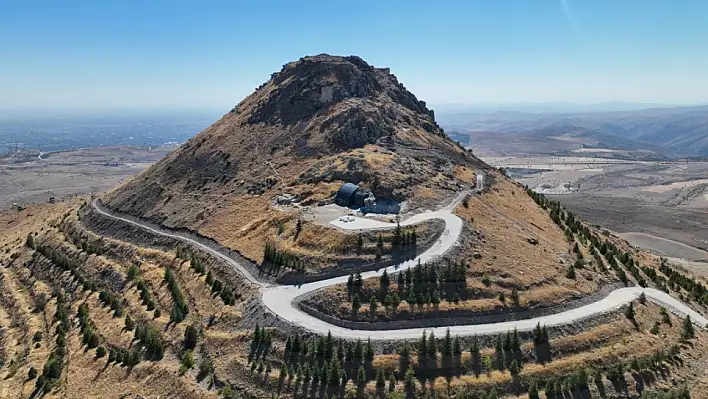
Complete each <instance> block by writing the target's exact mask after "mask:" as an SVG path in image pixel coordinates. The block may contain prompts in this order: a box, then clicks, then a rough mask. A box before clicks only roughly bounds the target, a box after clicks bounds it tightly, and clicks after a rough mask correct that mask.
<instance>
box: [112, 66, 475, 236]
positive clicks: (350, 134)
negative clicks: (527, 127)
mask: <svg viewBox="0 0 708 399" xmlns="http://www.w3.org/2000/svg"><path fill="white" fill-rule="evenodd" d="M459 167H468V171H469V170H474V169H477V168H485V167H486V166H485V165H484V164H483V163H482V162H481V161H479V160H478V159H476V158H475V157H474V156H473V155H472V154H471V153H469V152H468V151H466V150H464V149H463V148H461V147H460V146H458V145H457V144H456V143H454V142H453V141H451V140H450V139H449V138H448V137H447V136H446V135H445V133H444V132H443V130H442V129H441V128H440V127H439V126H438V124H437V123H436V122H435V118H434V113H433V111H431V110H429V109H428V108H427V107H426V104H425V102H423V101H420V100H418V99H417V98H416V97H415V95H413V94H412V93H411V92H409V91H408V90H406V88H405V87H404V86H403V85H402V84H401V83H399V82H398V80H397V79H396V77H395V76H394V75H392V74H391V73H390V71H389V70H388V68H375V67H373V66H371V65H369V64H367V63H366V62H364V61H363V60H362V59H361V58H359V57H355V56H350V57H338V56H329V55H324V54H322V55H317V56H312V57H305V58H301V59H300V60H298V61H295V62H291V63H288V64H286V65H284V66H283V68H282V69H281V70H280V71H279V72H276V73H273V74H272V75H271V78H270V79H269V80H268V81H267V82H265V83H264V84H262V85H261V86H259V87H258V88H257V89H256V91H255V92H253V93H252V94H251V95H250V96H248V97H246V98H245V99H244V100H243V101H241V102H240V103H239V104H238V105H237V106H235V107H234V108H233V109H232V110H231V111H230V112H228V113H227V114H226V115H224V116H223V117H222V118H221V119H220V120H218V121H217V122H215V123H214V124H212V125H211V126H209V127H208V128H206V129H205V130H204V131H202V132H201V133H199V134H198V135H196V136H195V137H193V138H192V139H190V140H189V141H188V142H187V143H185V144H184V145H182V146H181V147H180V148H179V149H178V150H176V151H175V152H173V153H172V154H171V155H170V156H168V157H167V158H165V159H163V160H162V161H160V162H158V163H157V164H156V165H154V166H153V167H151V168H150V169H149V170H147V171H145V172H144V173H142V174H141V175H139V176H138V177H137V178H135V179H134V180H132V181H130V182H128V183H127V184H125V185H123V186H122V187H120V188H119V189H117V190H115V191H114V192H112V193H111V194H109V195H108V196H107V198H105V199H104V203H105V204H106V205H107V206H108V207H110V208H113V209H116V210H118V211H122V212H126V213H129V214H132V215H134V216H139V217H143V218H148V219H150V220H151V221H153V222H156V223H163V224H165V225H167V226H170V227H190V228H199V226H202V225H203V224H205V223H206V224H208V223H210V221H211V220H210V218H211V217H212V216H213V215H214V214H215V213H217V212H219V211H218V209H219V208H223V207H228V206H235V205H234V204H235V203H237V202H238V201H239V200H240V199H241V200H242V199H248V198H253V197H258V196H268V198H269V199H271V200H272V202H276V197H278V196H279V195H283V194H286V193H287V194H293V195H296V196H298V198H301V199H303V200H310V201H311V202H314V203H317V202H320V201H322V200H324V199H326V198H323V197H326V196H327V194H326V192H329V190H330V189H329V187H328V186H325V187H323V185H326V184H327V183H336V182H342V181H351V182H354V183H358V184H361V185H363V186H364V187H366V188H369V189H372V190H373V191H374V193H375V194H376V197H377V198H381V199H389V200H394V201H403V200H411V199H412V198H413V197H415V196H416V192H417V191H418V190H420V189H422V188H423V187H425V188H426V190H425V192H424V194H425V198H427V199H428V200H429V201H430V202H431V203H432V202H435V201H437V200H439V199H441V198H437V197H438V193H440V192H443V193H444V192H448V193H450V194H451V195H453V194H454V192H455V191H457V190H459V189H461V188H463V187H465V186H469V185H473V184H474V182H473V181H471V180H469V179H471V178H472V177H473V175H472V174H470V173H467V172H464V173H461V175H462V176H466V178H469V179H468V181H467V182H464V181H460V180H458V179H457V178H456V177H455V176H454V174H453V173H452V171H453V170H456V169H455V168H459ZM441 171H443V172H441ZM317 190H319V194H318V195H317V196H315V197H312V198H308V196H310V195H311V194H312V193H314V192H316V191H317ZM325 190H326V191H325ZM334 190H336V188H335V189H334ZM323 191H325V193H323ZM421 198H423V195H421ZM414 205H415V204H414ZM420 206H429V205H428V204H422V205H420ZM214 217H216V216H214Z"/></svg>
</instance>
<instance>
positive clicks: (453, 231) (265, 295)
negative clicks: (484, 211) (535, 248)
mask: <svg viewBox="0 0 708 399" xmlns="http://www.w3.org/2000/svg"><path fill="white" fill-rule="evenodd" d="M462 198H464V195H460V196H459V197H458V198H457V199H456V200H455V201H453V203H452V204H451V205H449V206H447V207H445V208H443V209H441V210H437V211H428V212H423V213H419V214H416V215H414V216H412V217H410V218H408V219H406V220H405V221H403V222H401V226H406V225H411V224H415V223H420V222H423V221H427V220H432V219H441V220H443V221H444V222H445V231H444V232H443V234H442V236H441V238H440V240H439V241H438V242H437V243H436V244H434V245H433V246H432V247H431V248H430V249H428V250H427V251H425V252H423V253H422V254H420V255H419V256H418V257H416V258H415V259H412V260H410V261H406V262H403V263H400V264H398V265H395V266H389V267H387V268H382V269H380V270H378V271H371V272H366V273H362V278H364V279H367V278H372V277H377V276H380V275H381V274H383V272H384V270H388V271H389V272H396V271H400V270H405V269H408V268H410V267H413V266H415V265H416V264H417V263H418V261H420V262H429V261H432V260H434V259H437V258H439V257H440V256H442V255H443V254H445V253H446V252H447V251H448V250H449V249H451V248H452V247H453V246H454V245H455V244H456V243H457V240H458V238H459V236H460V234H461V232H462V220H461V219H460V218H459V217H458V216H456V215H454V214H453V213H452V209H454V205H455V204H456V203H458V201H461V200H462ZM91 206H92V207H93V208H94V209H95V210H96V212H98V213H100V214H101V215H103V216H105V217H108V218H111V219H116V220H120V221H122V222H125V223H129V224H131V225H134V226H137V227H140V228H142V229H145V230H148V231H150V232H152V233H154V234H159V235H162V236H166V237H170V238H174V239H177V240H181V241H184V242H187V243H189V244H192V245H194V246H196V247H198V248H200V249H201V250H203V251H205V252H208V253H210V254H212V255H214V256H217V257H218V258H219V259H222V260H223V261H225V262H227V263H228V264H230V265H232V266H233V267H235V268H236V269H237V270H238V271H239V272H240V273H241V274H242V275H243V276H244V277H245V278H246V279H247V280H248V281H249V282H250V283H251V284H253V285H255V286H258V287H259V288H260V291H261V294H262V301H263V303H264V305H265V306H266V308H268V309H269V310H270V311H271V312H273V313H274V314H275V315H276V316H278V317H279V318H280V319H282V320H285V321H287V322H289V323H291V324H293V325H296V326H299V327H302V328H305V329H307V330H310V331H312V332H315V333H319V334H326V333H327V332H331V333H332V334H333V335H334V336H338V337H342V338H347V339H356V338H371V339H373V340H391V339H414V338H418V337H419V336H420V335H421V334H422V333H423V331H430V330H432V331H433V332H435V333H436V334H438V335H440V336H442V335H444V334H445V331H446V330H447V329H448V328H449V329H450V332H451V333H453V334H457V335H463V336H468V335H474V334H478V335H484V334H498V333H503V332H506V331H509V330H512V329H514V328H516V329H518V330H519V331H529V330H532V329H533V328H534V327H536V325H537V324H538V323H540V324H542V325H546V326H549V327H550V326H559V325H564V324H571V323H574V322H577V321H579V320H583V319H586V318H589V317H592V316H594V315H598V314H602V313H607V312H610V311H613V310H617V309H619V308H620V307H622V306H623V305H625V304H627V303H629V302H631V301H632V300H634V299H636V298H637V297H639V295H641V293H642V292H643V293H644V294H645V295H646V297H647V299H648V300H650V301H652V302H654V303H657V304H659V305H661V306H665V307H666V308H667V309H668V310H670V311H671V312H673V313H675V314H677V315H680V316H685V315H690V316H691V319H692V320H693V322H694V323H695V324H696V325H699V326H701V327H704V326H705V325H706V324H708V319H706V318H705V317H703V316H702V315H701V314H699V313H698V312H696V311H694V310H693V309H691V307H690V306H688V305H686V304H684V303H682V302H680V301H678V300H677V299H675V298H672V297H671V296H670V295H668V294H666V293H664V292H662V291H659V290H656V289H653V288H642V287H638V286H636V287H626V288H620V289H617V290H615V291H613V292H611V293H610V294H609V295H608V296H607V297H605V298H603V299H601V300H599V301H597V302H594V303H591V304H589V305H585V306H581V307H578V308H575V309H571V310H568V311H564V312H560V313H556V314H553V315H549V316H543V317H536V318H530V319H525V320H517V321H510V322H502V323H491V324H475V325H454V326H445V327H436V328H409V329H396V330H377V331H372V330H354V329H348V328H343V327H338V326H335V325H332V324H330V323H327V322H326V321H323V320H320V319H318V318H316V317H314V316H311V315H309V314H307V313H304V312H303V311H301V310H300V309H298V308H297V306H295V305H294V302H293V300H294V299H295V298H296V297H299V296H301V295H305V294H308V293H310V292H313V291H316V290H319V289H323V288H326V287H329V286H332V285H335V284H342V283H346V281H347V278H348V277H347V276H342V277H335V278H331V279H327V280H322V281H317V282H313V283H309V284H304V285H301V286H290V285H289V286H272V285H268V284H265V283H262V282H260V281H258V279H256V278H255V277H253V276H252V275H251V274H250V273H249V272H248V270H247V269H246V268H245V267H243V266H242V265H240V264H239V263H238V262H236V261H235V260H233V259H231V258H229V257H227V256H225V255H223V254H222V253H220V252H219V251H216V250H214V249H212V248H210V247H208V246H207V245H204V244H202V243H200V242H198V241H196V240H193V239H191V238H189V237H186V236H184V235H182V234H179V233H174V232H169V231H168V230H166V229H156V228H152V227H150V226H147V225H145V224H143V223H140V222H137V221H134V220H130V219H127V218H123V217H120V216H117V215H114V214H112V213H111V212H110V211H108V210H105V209H102V208H101V207H100V206H99V205H98V204H97V201H96V200H94V201H93V202H91ZM332 224H333V225H336V226H337V227H340V228H343V229H347V230H362V229H381V228H394V227H395V224H393V223H384V222H376V221H371V220H370V219H363V218H355V219H354V221H352V222H346V223H345V222H341V221H335V222H332Z"/></svg>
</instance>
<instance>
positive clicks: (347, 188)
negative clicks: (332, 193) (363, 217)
mask: <svg viewBox="0 0 708 399" xmlns="http://www.w3.org/2000/svg"><path fill="white" fill-rule="evenodd" d="M358 189H359V186H357V185H356V184H353V183H344V184H342V187H339V191H337V197H339V198H346V199H349V198H351V196H352V195H353V194H354V192H356V190H358Z"/></svg>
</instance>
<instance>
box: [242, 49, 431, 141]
mask: <svg viewBox="0 0 708 399" xmlns="http://www.w3.org/2000/svg"><path fill="white" fill-rule="evenodd" d="M261 95H263V96H261ZM254 96H255V97H264V98H263V99H258V100H257V101H256V104H254V105H252V106H249V103H252V101H250V98H249V99H246V100H244V101H243V102H242V103H241V104H239V105H237V106H236V107H235V108H234V109H233V110H232V112H233V113H235V114H237V115H244V114H247V115H248V117H247V118H246V120H247V122H248V123H250V124H261V123H263V124H268V125H276V126H284V127H293V126H297V125H298V124H300V123H302V122H303V121H307V120H310V119H312V118H316V117H320V116H322V117H324V119H323V120H322V122H321V124H320V126H319V130H320V132H321V133H326V137H325V141H326V142H327V143H328V144H330V145H331V147H332V148H333V149H337V150H341V149H349V148H357V147H362V146H364V145H366V144H374V143H376V142H377V140H379V139H380V138H382V137H385V136H389V135H394V134H395V133H396V131H397V125H402V124H407V125H411V124H420V126H422V127H423V128H424V129H425V130H426V131H427V132H429V133H431V134H436V135H439V136H442V135H444V132H443V130H442V129H441V128H440V127H439V126H438V125H437V123H436V122H435V118H434V113H433V111H431V110H429V109H428V108H427V107H426V104H425V102H424V101H420V100H418V99H417V98H416V97H415V95H413V94H412V93H411V92H409V91H408V90H406V88H405V87H404V86H403V85H402V84H401V83H399V82H398V80H397V79H396V77H395V76H394V75H392V74H391V73H390V72H388V68H374V67H373V66H371V65H369V64H367V63H366V62H365V61H364V60H362V59H361V58H359V57H356V56H350V57H333V56H329V55H324V54H323V55H317V56H314V57H306V58H302V59H300V60H299V61H297V62H293V63H289V64H286V65H285V66H283V69H282V70H281V71H280V72H276V73H274V74H273V75H271V80H270V81H269V82H267V83H266V84H265V85H262V86H261V87H259V88H258V89H257V90H256V93H254Z"/></svg>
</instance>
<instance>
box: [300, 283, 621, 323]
mask: <svg viewBox="0 0 708 399" xmlns="http://www.w3.org/2000/svg"><path fill="white" fill-rule="evenodd" d="M624 286H625V285H624V284H622V283H615V284H609V285H606V286H604V287H602V288H601V289H600V290H598V291H597V292H595V293H593V294H590V295H588V296H585V297H583V298H580V299H576V300H573V301H569V302H567V303H564V304H562V305H557V306H549V307H545V308H539V309H529V310H525V311H521V312H504V313H489V312H486V313H480V312H470V311H465V310H461V311H448V312H445V313H446V315H445V316H442V317H431V318H424V319H408V320H391V321H377V322H366V321H352V320H343V319H338V318H336V317H333V316H330V315H327V314H324V313H322V312H321V311H319V310H317V309H315V308H313V307H311V306H308V305H306V304H305V301H306V300H307V299H308V298H310V297H312V296H314V295H317V294H318V292H319V290H317V291H312V292H309V293H307V294H305V295H302V296H299V297H297V298H295V301H294V302H295V305H296V306H297V307H298V308H299V309H300V310H302V311H303V312H305V313H307V314H309V315H310V316H314V317H316V318H318V319H321V320H324V321H326V322H328V323H330V324H333V325H335V326H338V327H343V328H349V329H352V330H401V329H407V328H429V327H446V326H455V325H475V324H491V323H501V322H506V321H514V320H526V319H532V318H535V317H543V316H548V315H551V314H556V313H560V312H564V311H567V310H570V309H575V308H579V307H581V306H585V305H588V304H591V303H593V302H597V301H599V300H601V299H603V298H605V297H606V296H607V295H609V294H610V292H612V291H614V290H616V289H618V288H622V287H624Z"/></svg>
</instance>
